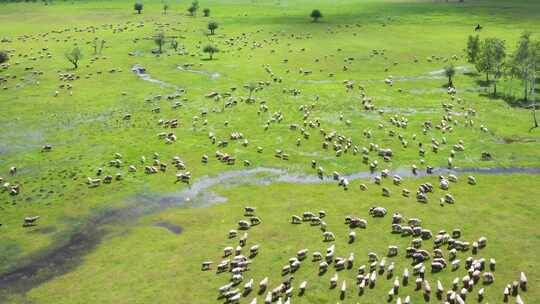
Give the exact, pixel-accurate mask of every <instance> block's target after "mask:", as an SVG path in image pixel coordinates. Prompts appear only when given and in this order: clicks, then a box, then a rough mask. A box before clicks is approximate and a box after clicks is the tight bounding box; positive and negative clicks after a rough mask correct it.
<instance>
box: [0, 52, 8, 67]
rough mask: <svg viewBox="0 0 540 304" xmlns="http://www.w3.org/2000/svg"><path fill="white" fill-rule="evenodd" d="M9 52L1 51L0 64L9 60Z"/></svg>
mask: <svg viewBox="0 0 540 304" xmlns="http://www.w3.org/2000/svg"><path fill="white" fill-rule="evenodd" d="M8 60H9V54H8V53H7V52H6V51H0V64H2V63H4V62H8Z"/></svg>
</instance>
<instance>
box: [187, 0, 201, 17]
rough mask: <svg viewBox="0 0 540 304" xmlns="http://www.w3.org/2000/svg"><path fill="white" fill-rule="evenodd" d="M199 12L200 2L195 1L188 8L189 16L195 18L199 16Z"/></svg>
mask: <svg viewBox="0 0 540 304" xmlns="http://www.w3.org/2000/svg"><path fill="white" fill-rule="evenodd" d="M197 10H199V1H197V0H195V1H193V2H191V6H190V7H189V8H188V12H189V15H190V16H195V15H196V14H197Z"/></svg>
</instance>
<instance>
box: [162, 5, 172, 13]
mask: <svg viewBox="0 0 540 304" xmlns="http://www.w3.org/2000/svg"><path fill="white" fill-rule="evenodd" d="M169 8H170V7H169V5H168V4H167V3H165V4H163V15H167V10H169Z"/></svg>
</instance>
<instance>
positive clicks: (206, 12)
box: [203, 8, 210, 17]
mask: <svg viewBox="0 0 540 304" xmlns="http://www.w3.org/2000/svg"><path fill="white" fill-rule="evenodd" d="M203 14H204V16H205V17H210V9H209V8H205V9H203Z"/></svg>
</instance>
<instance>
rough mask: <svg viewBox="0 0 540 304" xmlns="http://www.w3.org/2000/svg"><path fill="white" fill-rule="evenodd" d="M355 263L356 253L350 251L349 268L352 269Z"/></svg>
mask: <svg viewBox="0 0 540 304" xmlns="http://www.w3.org/2000/svg"><path fill="white" fill-rule="evenodd" d="M353 264H354V253H352V252H351V253H350V254H349V257H348V258H347V269H351V268H352V267H353Z"/></svg>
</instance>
